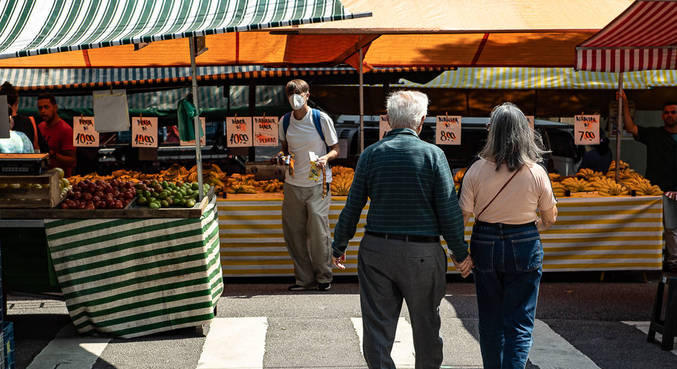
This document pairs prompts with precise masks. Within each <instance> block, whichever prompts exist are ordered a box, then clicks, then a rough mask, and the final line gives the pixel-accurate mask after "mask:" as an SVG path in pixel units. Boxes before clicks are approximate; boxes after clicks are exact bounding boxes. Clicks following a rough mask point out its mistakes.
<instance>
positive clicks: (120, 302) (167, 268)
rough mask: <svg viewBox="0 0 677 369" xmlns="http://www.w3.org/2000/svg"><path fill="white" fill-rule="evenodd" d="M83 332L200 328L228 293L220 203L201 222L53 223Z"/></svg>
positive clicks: (68, 295) (63, 278)
mask: <svg viewBox="0 0 677 369" xmlns="http://www.w3.org/2000/svg"><path fill="white" fill-rule="evenodd" d="M45 228H46V232H47V242H48V245H49V250H50V255H51V258H52V261H53V264H54V270H55V272H56V275H57V279H58V281H59V285H60V287H61V290H62V292H63V294H64V298H65V299H66V306H67V307H68V312H69V314H70V316H71V319H72V321H73V323H74V324H75V327H76V328H77V330H78V332H80V333H88V332H92V331H95V332H98V333H104V334H110V335H113V336H119V337H123V338H130V337H138V336H143V335H147V334H152V333H156V332H162V331H169V330H173V329H177V328H182V327H191V326H199V325H201V324H203V323H207V322H209V321H210V320H211V319H212V318H213V317H214V307H215V306H216V303H217V301H218V299H219V297H220V296H221V293H222V292H223V280H222V275H221V264H220V262H219V259H220V257H219V224H218V217H217V210H216V200H215V199H214V200H212V201H211V203H210V204H209V206H208V208H207V210H206V211H205V213H204V214H203V216H202V217H201V218H191V219H59V220H54V219H50V220H45Z"/></svg>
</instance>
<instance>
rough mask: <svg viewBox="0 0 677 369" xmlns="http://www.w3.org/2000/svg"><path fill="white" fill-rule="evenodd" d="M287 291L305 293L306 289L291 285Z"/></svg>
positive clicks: (298, 285)
mask: <svg viewBox="0 0 677 369" xmlns="http://www.w3.org/2000/svg"><path fill="white" fill-rule="evenodd" d="M287 290H289V291H292V292H299V291H307V290H308V288H305V287H303V286H301V285H300V284H292V285H291V286H289V287H288V288H287Z"/></svg>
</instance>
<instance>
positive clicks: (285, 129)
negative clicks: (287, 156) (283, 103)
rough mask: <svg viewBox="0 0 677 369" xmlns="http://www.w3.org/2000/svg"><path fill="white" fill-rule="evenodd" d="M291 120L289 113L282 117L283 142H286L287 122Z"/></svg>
mask: <svg viewBox="0 0 677 369" xmlns="http://www.w3.org/2000/svg"><path fill="white" fill-rule="evenodd" d="M290 118H291V112H289V113H287V114H285V115H283V116H282V130H283V132H284V138H285V139H284V140H285V141H287V130H288V129H289V122H290Z"/></svg>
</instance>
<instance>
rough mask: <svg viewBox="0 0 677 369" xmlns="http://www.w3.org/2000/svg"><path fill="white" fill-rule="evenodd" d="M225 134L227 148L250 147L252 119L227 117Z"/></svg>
mask: <svg viewBox="0 0 677 369" xmlns="http://www.w3.org/2000/svg"><path fill="white" fill-rule="evenodd" d="M226 133H227V134H228V136H227V139H228V141H227V144H228V147H249V146H252V118H251V117H228V118H226Z"/></svg>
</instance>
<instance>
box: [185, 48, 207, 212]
mask: <svg viewBox="0 0 677 369" xmlns="http://www.w3.org/2000/svg"><path fill="white" fill-rule="evenodd" d="M189 40H190V42H189V45H190V79H191V84H192V87H193V105H195V110H196V111H200V109H199V107H198V103H197V67H196V66H195V52H196V50H195V37H190V38H189ZM193 124H194V129H195V162H196V163H195V165H196V167H197V183H198V185H199V187H200V188H199V189H198V191H199V193H200V197H199V199H200V202H202V199H203V198H204V196H205V193H204V189H203V188H202V150H201V148H200V115H199V114H198V115H196V116H195V117H194V118H193ZM204 134H205V141H206V138H207V137H206V136H207V132H204Z"/></svg>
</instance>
